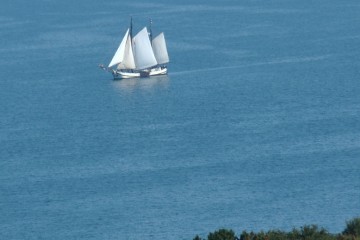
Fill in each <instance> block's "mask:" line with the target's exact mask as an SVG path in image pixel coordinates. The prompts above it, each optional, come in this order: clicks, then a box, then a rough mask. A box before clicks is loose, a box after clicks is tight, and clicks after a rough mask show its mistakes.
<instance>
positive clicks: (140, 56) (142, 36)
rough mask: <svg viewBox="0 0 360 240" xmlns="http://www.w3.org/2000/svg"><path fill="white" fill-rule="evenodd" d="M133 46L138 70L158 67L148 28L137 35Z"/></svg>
mask: <svg viewBox="0 0 360 240" xmlns="http://www.w3.org/2000/svg"><path fill="white" fill-rule="evenodd" d="M133 44H134V45H133V48H134V57H135V65H136V69H139V70H141V69H146V68H150V67H153V66H156V65H157V61H156V58H155V56H154V52H153V49H152V47H151V43H150V40H149V35H148V31H147V28H146V27H144V28H143V29H142V30H141V31H140V32H139V33H138V34H136V36H135V37H134V39H133Z"/></svg>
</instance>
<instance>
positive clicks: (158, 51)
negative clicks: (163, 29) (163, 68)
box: [152, 33, 169, 64]
mask: <svg viewBox="0 0 360 240" xmlns="http://www.w3.org/2000/svg"><path fill="white" fill-rule="evenodd" d="M152 48H153V50H154V54H155V58H156V61H157V62H158V64H165V63H168V62H169V55H168V52H167V48H166V42H165V36H164V33H160V34H159V35H158V36H157V37H156V38H154V39H153V41H152Z"/></svg>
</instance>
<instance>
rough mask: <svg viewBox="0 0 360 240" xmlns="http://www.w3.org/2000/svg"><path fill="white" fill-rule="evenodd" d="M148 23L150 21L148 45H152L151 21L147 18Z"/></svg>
mask: <svg viewBox="0 0 360 240" xmlns="http://www.w3.org/2000/svg"><path fill="white" fill-rule="evenodd" d="M149 21H150V26H149V38H150V43H151V45H152V29H151V26H152V19H151V18H149Z"/></svg>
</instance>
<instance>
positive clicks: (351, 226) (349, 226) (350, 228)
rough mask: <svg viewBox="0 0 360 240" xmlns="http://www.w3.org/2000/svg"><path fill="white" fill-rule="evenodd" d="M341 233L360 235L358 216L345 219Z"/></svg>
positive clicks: (359, 219)
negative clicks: (348, 219)
mask: <svg viewBox="0 0 360 240" xmlns="http://www.w3.org/2000/svg"><path fill="white" fill-rule="evenodd" d="M343 234H345V235H353V236H355V237H360V218H354V219H352V220H350V221H347V222H346V228H345V230H344V231H343Z"/></svg>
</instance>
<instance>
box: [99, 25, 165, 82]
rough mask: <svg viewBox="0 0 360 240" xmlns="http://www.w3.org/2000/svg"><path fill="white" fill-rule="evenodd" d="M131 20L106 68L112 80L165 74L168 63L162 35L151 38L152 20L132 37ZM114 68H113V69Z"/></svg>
mask: <svg viewBox="0 0 360 240" xmlns="http://www.w3.org/2000/svg"><path fill="white" fill-rule="evenodd" d="M132 25H133V24H132V18H131V19H130V26H129V28H128V29H127V31H126V33H125V35H124V37H123V39H122V41H121V43H120V45H119V47H118V49H117V50H116V52H115V54H114V56H113V58H112V59H111V61H110V63H109V65H108V68H105V67H104V66H103V65H99V66H100V67H101V68H103V69H104V70H107V71H109V72H111V73H112V74H113V76H114V78H117V77H120V78H131V77H144V76H154V75H164V74H167V67H166V65H165V64H166V63H168V62H169V55H168V52H167V47H166V42H165V37H164V33H160V34H159V35H158V36H156V37H155V38H153V37H152V36H153V35H152V30H151V25H152V20H151V19H150V26H149V28H147V27H144V28H143V29H142V30H141V31H140V32H138V33H137V34H136V35H135V36H133V33H132V30H133V26H132ZM114 66H115V68H113V67H114Z"/></svg>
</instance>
